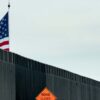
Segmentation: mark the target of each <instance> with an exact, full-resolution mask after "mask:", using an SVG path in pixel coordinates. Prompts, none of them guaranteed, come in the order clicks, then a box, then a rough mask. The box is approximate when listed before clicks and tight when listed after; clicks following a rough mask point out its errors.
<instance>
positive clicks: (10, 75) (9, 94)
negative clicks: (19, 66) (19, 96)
mask: <svg viewBox="0 0 100 100" xmlns="http://www.w3.org/2000/svg"><path fill="white" fill-rule="evenodd" d="M15 92H16V91H15V67H14V66H13V65H11V64H9V63H5V62H2V61H0V100H15Z"/></svg>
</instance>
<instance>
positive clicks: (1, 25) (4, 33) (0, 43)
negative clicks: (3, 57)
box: [0, 12, 9, 51]
mask: <svg viewBox="0 0 100 100" xmlns="http://www.w3.org/2000/svg"><path fill="white" fill-rule="evenodd" d="M8 27H9V25H8V12H7V13H6V15H5V16H4V17H3V18H2V19H1V20H0V49H3V50H5V51H9V28H8Z"/></svg>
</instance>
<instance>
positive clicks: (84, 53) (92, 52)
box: [0, 0, 100, 81]
mask: <svg viewBox="0 0 100 100" xmlns="http://www.w3.org/2000/svg"><path fill="white" fill-rule="evenodd" d="M6 12H7V0H0V18H2V17H3V15H4V14H5V13H6ZM10 48H11V51H12V52H15V53H18V54H20V55H23V56H25V57H28V58H31V59H35V60H38V61H40V62H43V63H47V64H50V65H54V66H56V67H60V68H63V69H66V70H69V71H72V72H74V73H78V74H80V75H83V76H87V77H90V78H94V79H96V80H99V81H100V0H12V1H11V9H10Z"/></svg>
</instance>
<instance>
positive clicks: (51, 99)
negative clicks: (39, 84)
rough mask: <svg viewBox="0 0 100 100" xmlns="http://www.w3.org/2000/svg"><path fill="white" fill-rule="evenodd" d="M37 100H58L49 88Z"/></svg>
mask: <svg viewBox="0 0 100 100" xmlns="http://www.w3.org/2000/svg"><path fill="white" fill-rule="evenodd" d="M36 100H56V96H55V95H53V93H52V92H51V91H49V90H48V88H45V89H44V90H43V91H42V92H41V93H40V94H39V95H38V96H37V97H36Z"/></svg>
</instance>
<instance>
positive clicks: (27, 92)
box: [16, 64, 46, 100]
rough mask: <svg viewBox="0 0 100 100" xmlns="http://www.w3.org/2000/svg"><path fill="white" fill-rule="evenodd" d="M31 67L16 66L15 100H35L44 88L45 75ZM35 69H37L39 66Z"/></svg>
mask: <svg viewBox="0 0 100 100" xmlns="http://www.w3.org/2000/svg"><path fill="white" fill-rule="evenodd" d="M34 66H35V64H34ZM34 66H33V67H34ZM33 67H32V68H28V66H27V67H24V66H20V65H16V100H35V98H36V96H37V94H38V93H40V91H41V90H42V89H43V88H44V87H45V86H46V75H45V73H43V72H41V71H38V70H34V68H33ZM35 67H37V68H36V69H38V67H39V66H37V65H36V66H35Z"/></svg>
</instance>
